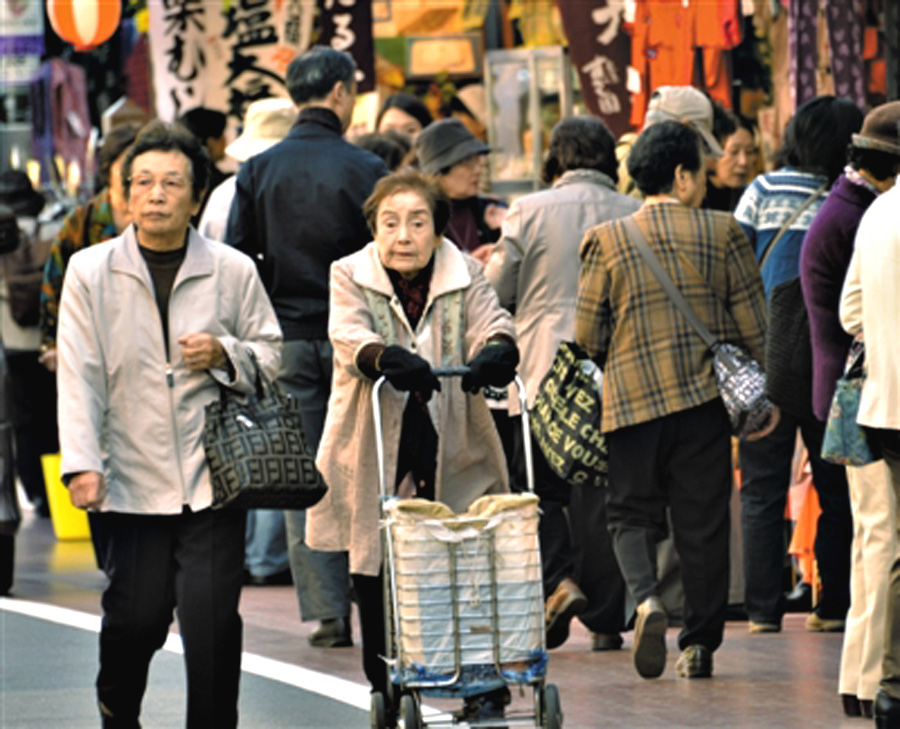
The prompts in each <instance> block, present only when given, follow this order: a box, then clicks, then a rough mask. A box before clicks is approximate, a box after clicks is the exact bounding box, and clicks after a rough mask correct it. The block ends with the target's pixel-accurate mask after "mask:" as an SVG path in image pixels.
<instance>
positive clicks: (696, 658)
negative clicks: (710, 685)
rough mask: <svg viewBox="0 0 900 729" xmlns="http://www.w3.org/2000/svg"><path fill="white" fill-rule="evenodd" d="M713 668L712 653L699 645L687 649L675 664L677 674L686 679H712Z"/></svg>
mask: <svg viewBox="0 0 900 729" xmlns="http://www.w3.org/2000/svg"><path fill="white" fill-rule="evenodd" d="M712 668H713V657H712V651H711V650H710V649H709V648H707V647H706V646H705V645H700V644H699V643H697V644H694V645H689V646H688V647H687V648H685V649H684V652H682V654H681V656H680V657H679V658H678V661H676V663H675V670H676V672H677V673H678V675H679V676H683V677H684V678H710V677H711V676H712Z"/></svg>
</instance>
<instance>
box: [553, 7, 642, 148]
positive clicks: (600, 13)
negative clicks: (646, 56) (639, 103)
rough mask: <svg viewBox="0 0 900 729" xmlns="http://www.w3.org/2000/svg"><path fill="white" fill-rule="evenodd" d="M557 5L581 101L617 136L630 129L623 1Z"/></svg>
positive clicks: (628, 57)
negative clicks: (576, 73)
mask: <svg viewBox="0 0 900 729" xmlns="http://www.w3.org/2000/svg"><path fill="white" fill-rule="evenodd" d="M556 4H557V6H558V7H559V13H560V16H561V17H562V23H563V29H564V30H565V32H566V36H567V37H568V39H569V53H570V55H571V57H572V65H573V66H575V68H576V69H577V70H578V77H579V79H580V80H581V93H582V96H583V97H584V102H585V104H586V105H587V108H588V110H589V111H590V112H591V114H594V115H595V116H599V117H600V118H601V119H603V121H604V122H605V123H606V125H607V126H608V127H609V128H610V130H611V131H612V133H613V134H615V135H616V136H617V137H618V136H619V135H621V134H623V133H625V132H627V131H628V130H630V129H631V124H630V123H629V115H630V112H631V102H630V97H629V94H628V89H627V88H626V86H625V78H626V69H627V68H628V64H629V63H630V60H631V43H630V39H629V37H628V35H627V34H626V33H625V30H624V28H623V27H622V23H623V20H624V14H625V2H624V1H623V0H594V2H584V0H556Z"/></svg>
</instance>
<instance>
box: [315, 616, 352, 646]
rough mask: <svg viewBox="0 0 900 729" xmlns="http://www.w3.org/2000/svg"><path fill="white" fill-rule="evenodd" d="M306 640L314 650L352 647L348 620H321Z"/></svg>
mask: <svg viewBox="0 0 900 729" xmlns="http://www.w3.org/2000/svg"><path fill="white" fill-rule="evenodd" d="M307 640H308V641H309V644H310V645H311V646H313V647H314V648H350V647H351V646H352V645H353V638H352V637H351V632H350V618H332V619H330V620H323V621H322V622H320V623H319V627H318V628H316V629H315V630H314V631H313V632H312V633H311V634H310V636H309V638H307Z"/></svg>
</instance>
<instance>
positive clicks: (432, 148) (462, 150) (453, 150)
mask: <svg viewBox="0 0 900 729" xmlns="http://www.w3.org/2000/svg"><path fill="white" fill-rule="evenodd" d="M415 151H416V158H417V159H418V160H419V167H420V168H421V169H422V171H424V172H427V173H429V174H432V175H433V174H436V173H438V172H440V171H441V170H445V169H447V168H448V167H452V166H453V165H455V164H457V163H459V162H462V161H463V160H465V159H468V158H469V157H472V156H474V155H476V154H487V153H488V152H490V151H491V148H490V147H488V146H487V145H486V144H485V143H484V142H482V141H480V140H479V139H476V138H475V137H474V136H472V133H471V132H470V131H469V130H468V129H466V127H465V125H464V124H463V123H462V122H461V121H459V119H441V121H437V122H434V123H433V124H429V125H428V126H427V127H425V129H423V130H422V131H421V132H420V133H419V136H418V138H417V139H416V144H415Z"/></svg>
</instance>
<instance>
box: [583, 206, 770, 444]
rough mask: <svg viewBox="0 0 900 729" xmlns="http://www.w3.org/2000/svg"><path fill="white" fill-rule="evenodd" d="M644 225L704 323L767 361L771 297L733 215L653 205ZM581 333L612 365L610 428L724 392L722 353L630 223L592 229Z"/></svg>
mask: <svg viewBox="0 0 900 729" xmlns="http://www.w3.org/2000/svg"><path fill="white" fill-rule="evenodd" d="M633 217H634V219H635V221H636V222H637V224H638V227H640V229H641V230H642V231H643V233H644V235H646V237H647V240H648V242H649V244H650V247H651V248H652V249H653V251H654V252H655V253H656V255H657V256H658V257H659V259H660V261H661V262H662V264H663V266H664V267H665V269H666V270H667V271H668V272H669V275H670V276H671V277H672V280H673V281H674V282H675V284H676V285H677V286H678V288H679V289H680V290H681V292H682V294H684V296H685V298H686V299H687V300H688V302H689V303H690V305H691V307H692V308H693V309H694V311H695V312H696V313H697V316H699V317H700V319H701V321H703V323H704V324H706V326H707V327H708V328H709V330H710V331H711V332H712V333H713V335H714V336H716V337H717V338H720V339H722V340H723V341H727V342H731V343H733V344H737V345H739V346H742V347H745V348H746V349H747V350H748V351H749V353H750V355H751V356H752V357H754V358H755V359H756V360H757V361H759V362H762V361H763V350H764V346H763V339H764V332H765V297H764V294H763V287H762V280H761V279H760V275H759V267H758V266H757V263H756V258H755V256H754V254H753V249H752V248H751V247H750V244H749V243H748V241H747V238H746V237H745V235H744V233H743V231H742V230H741V228H740V226H739V225H738V223H737V222H736V221H735V219H734V218H733V217H732V216H731V215H730V214H728V213H723V212H718V211H713V210H699V209H694V208H689V207H686V206H684V205H681V204H679V203H677V202H674V201H673V202H663V203H659V204H650V205H648V204H645V205H644V206H643V207H642V208H641V209H640V210H638V212H636V213H635V214H634V216H633ZM581 261H582V268H581V274H580V282H579V289H578V304H577V311H576V319H575V339H576V341H577V342H578V344H580V345H581V346H582V347H583V348H584V349H585V350H586V351H587V353H588V354H589V355H590V356H591V357H593V358H594V359H595V360H596V361H597V362H598V363H599V364H600V366H601V367H603V375H604V376H603V417H602V422H601V428H602V430H603V431H604V432H606V433H608V432H611V431H614V430H617V429H619V428H624V427H627V426H630V425H636V424H638V423H643V422H647V421H649V420H653V419H655V418H659V417H662V416H664V415H669V414H671V413H675V412H679V411H681V410H687V409H688V408H692V407H696V406H697V405H702V404H703V403H706V402H709V401H710V400H713V399H715V398H716V397H718V390H717V388H716V382H715V378H714V375H713V367H712V355H711V353H710V352H709V350H708V348H707V347H706V345H705V344H704V343H703V341H702V340H701V339H700V337H699V335H698V334H697V333H696V331H694V329H693V328H692V327H691V325H690V324H689V323H688V322H687V320H686V319H685V318H684V316H683V315H682V314H681V312H680V311H678V310H677V309H676V308H675V306H674V305H673V304H672V303H671V300H670V299H669V297H668V296H667V295H666V293H665V291H664V290H663V288H662V286H660V284H659V282H658V281H657V280H656V277H655V276H654V275H653V272H652V271H651V270H650V269H649V268H648V267H647V265H646V264H645V263H644V261H643V259H642V258H641V255H640V253H639V252H638V250H637V249H636V248H635V247H634V245H633V244H632V243H631V242H630V241H629V239H628V237H627V235H626V232H625V226H624V224H623V223H622V222H621V221H612V222H609V223H604V224H602V225H599V226H597V227H595V228H592V229H590V230H589V231H588V232H587V234H586V235H585V238H584V240H583V241H582V244H581Z"/></svg>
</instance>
